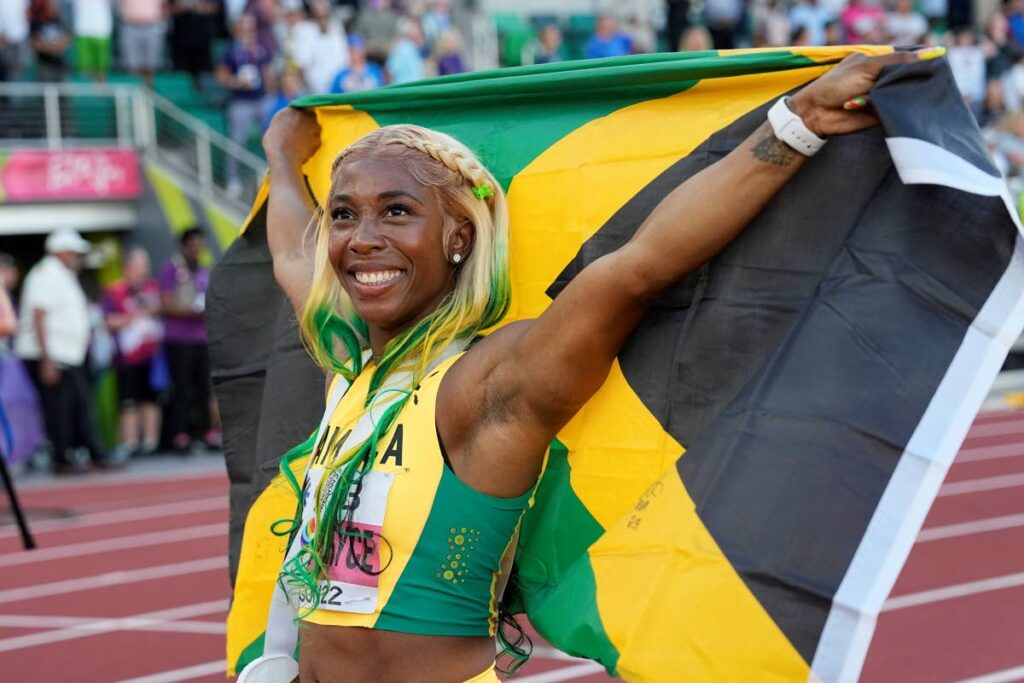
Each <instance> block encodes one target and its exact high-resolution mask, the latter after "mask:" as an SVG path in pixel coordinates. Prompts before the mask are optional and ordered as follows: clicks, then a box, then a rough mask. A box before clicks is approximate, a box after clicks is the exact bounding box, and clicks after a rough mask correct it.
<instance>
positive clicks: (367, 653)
mask: <svg viewBox="0 0 1024 683" xmlns="http://www.w3.org/2000/svg"><path fill="white" fill-rule="evenodd" d="M299 638H300V648H299V680H300V681H301V683H390V682H392V681H394V682H395V683H399V682H401V683H414V682H418V681H422V682H423V683H462V682H463V681H468V680H470V679H471V678H473V677H474V676H476V675H478V674H479V673H480V672H481V671H484V670H486V669H487V668H488V667H490V666H491V664H493V663H494V653H495V649H494V639H493V638H488V637H480V636H421V635H413V634H410V633H398V632H395V631H382V630H375V629H368V628H360V627H356V626H322V625H320V624H312V623H310V622H302V623H301V624H300V625H299Z"/></svg>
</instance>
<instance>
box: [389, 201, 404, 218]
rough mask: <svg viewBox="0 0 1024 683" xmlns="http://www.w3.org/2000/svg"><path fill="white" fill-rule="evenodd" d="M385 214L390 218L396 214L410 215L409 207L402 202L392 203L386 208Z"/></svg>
mask: <svg viewBox="0 0 1024 683" xmlns="http://www.w3.org/2000/svg"><path fill="white" fill-rule="evenodd" d="M384 215H385V216H387V217H388V218H394V217H396V216H408V215H409V209H408V208H407V207H405V206H402V205H401V204H392V205H391V206H389V207H388V208H386V209H384Z"/></svg>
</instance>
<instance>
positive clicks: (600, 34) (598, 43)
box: [583, 14, 633, 59]
mask: <svg viewBox="0 0 1024 683" xmlns="http://www.w3.org/2000/svg"><path fill="white" fill-rule="evenodd" d="M632 51H633V43H632V41H631V40H630V39H629V36H628V35H626V34H625V33H623V32H621V31H619V24H618V22H617V21H616V20H615V17H613V16H612V15H610V14H602V15H599V16H598V17H597V24H596V26H595V28H594V35H593V36H591V37H590V40H588V41H587V44H586V46H585V47H584V48H583V55H584V56H585V57H586V58H587V59H598V58H601V57H621V56H622V55H628V54H630V53H632Z"/></svg>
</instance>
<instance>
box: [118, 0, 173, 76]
mask: <svg viewBox="0 0 1024 683" xmlns="http://www.w3.org/2000/svg"><path fill="white" fill-rule="evenodd" d="M165 13H166V1H165V0H119V2H118V15H119V18H120V24H119V25H118V33H119V37H120V43H121V59H122V61H123V62H124V68H125V69H127V70H128V71H129V72H131V73H133V74H135V75H136V76H141V77H142V80H144V81H145V82H146V85H148V86H149V87H151V88H152V87H153V74H155V73H156V72H157V70H158V69H159V68H160V60H161V58H162V56H163V44H164V26H165V24H164V15H165Z"/></svg>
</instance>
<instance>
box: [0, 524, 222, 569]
mask: <svg viewBox="0 0 1024 683" xmlns="http://www.w3.org/2000/svg"><path fill="white" fill-rule="evenodd" d="M227 533H228V525H227V524H225V523H223V522H218V523H216V524H200V525H197V526H188V527H183V528H181V529H169V530H167V531H152V532H150V533H146V534H136V535H134V536H121V537H118V538H104V539H99V540H96V541H83V542H81V543H70V544H68V545H59V546H56V547H54V548H43V549H42V550H33V551H32V552H30V553H26V552H21V553H17V554H15V553H9V554H7V555H0V567H11V566H15V565H20V564H32V565H35V564H38V563H40V562H47V561H50V560H63V559H66V558H68V557H82V556H84V555H96V554H99V553H106V552H110V551H112V550H128V549H130V548H145V547H146V546H152V545H166V544H168V543H180V542H182V541H195V540H197V539H200V538H212V537H215V536H224V537H226V536H227Z"/></svg>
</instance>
